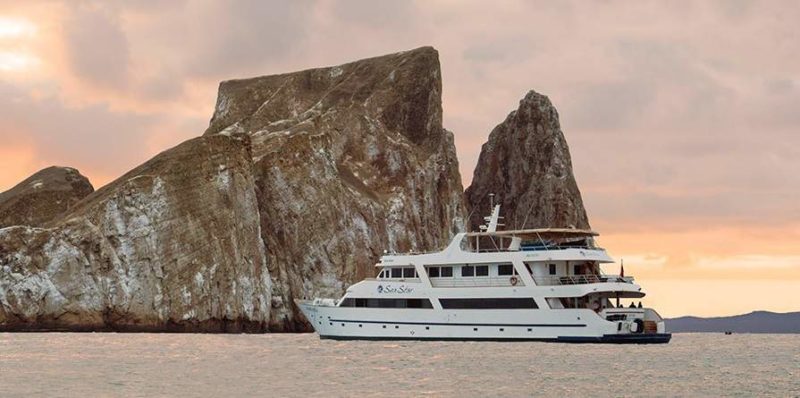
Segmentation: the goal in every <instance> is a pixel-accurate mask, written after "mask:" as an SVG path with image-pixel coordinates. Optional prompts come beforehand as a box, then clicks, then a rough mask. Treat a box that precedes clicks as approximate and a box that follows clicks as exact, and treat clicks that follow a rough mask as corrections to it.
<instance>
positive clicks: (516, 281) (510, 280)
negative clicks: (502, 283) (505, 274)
mask: <svg viewBox="0 0 800 398" xmlns="http://www.w3.org/2000/svg"><path fill="white" fill-rule="evenodd" d="M508 281H509V282H511V286H517V283H519V279H517V277H516V276H512V277H511V278H509V279H508Z"/></svg>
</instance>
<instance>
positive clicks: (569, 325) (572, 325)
mask: <svg viewBox="0 0 800 398" xmlns="http://www.w3.org/2000/svg"><path fill="white" fill-rule="evenodd" d="M328 322H340V323H341V322H344V323H381V324H387V325H422V326H497V327H501V326H502V327H505V326H508V327H515V326H517V327H529V328H533V327H537V328H538V327H552V328H585V327H586V324H583V323H564V324H558V323H538V324H524V323H503V324H501V323H442V322H399V321H351V320H347V319H328Z"/></svg>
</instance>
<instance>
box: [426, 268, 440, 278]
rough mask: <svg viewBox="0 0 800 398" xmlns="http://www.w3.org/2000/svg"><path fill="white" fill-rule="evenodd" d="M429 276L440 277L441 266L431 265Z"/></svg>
mask: <svg viewBox="0 0 800 398" xmlns="http://www.w3.org/2000/svg"><path fill="white" fill-rule="evenodd" d="M428 276H430V277H431V278H438V277H439V267H430V268H428Z"/></svg>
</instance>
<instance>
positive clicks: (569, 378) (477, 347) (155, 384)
mask: <svg viewBox="0 0 800 398" xmlns="http://www.w3.org/2000/svg"><path fill="white" fill-rule="evenodd" d="M640 395H647V396H764V395H774V396H799V395H800V335H757V334H734V335H730V336H726V335H724V334H676V335H674V336H673V339H672V342H671V343H670V344H665V345H600V344H563V343H540V342H519V343H500V342H385V341H384V342H367V341H347V342H340V341H331V340H320V339H319V338H318V337H317V335H315V334H259V335H230V334H117V333H3V334H0V396H2V397H9V396H22V397H31V396H126V397H127V396H148V397H150V396H226V397H227V396H266V397H282V396H303V397H314V396H320V397H322V396H325V397H330V396H342V397H344V396H367V397H416V396H437V397H438V396H450V397H486V396H558V397H562V396H640Z"/></svg>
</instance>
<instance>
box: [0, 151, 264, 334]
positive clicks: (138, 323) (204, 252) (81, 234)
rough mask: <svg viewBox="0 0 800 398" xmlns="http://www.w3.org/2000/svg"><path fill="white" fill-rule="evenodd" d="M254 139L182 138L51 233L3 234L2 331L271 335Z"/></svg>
mask: <svg viewBox="0 0 800 398" xmlns="http://www.w3.org/2000/svg"><path fill="white" fill-rule="evenodd" d="M248 141H249V140H248V139H247V137H246V136H239V137H228V136H212V137H202V138H196V139H193V140H190V141H187V142H185V143H183V144H181V145H179V146H177V147H175V148H172V149H170V150H168V151H165V152H163V153H161V154H159V155H158V156H156V157H155V158H153V159H151V160H150V161H148V162H147V163H145V164H143V165H142V166H139V167H137V168H136V169H134V170H132V171H131V172H129V173H128V174H126V175H124V176H123V177H121V178H119V179H118V180H116V181H114V182H113V183H111V184H109V185H108V186H106V187H103V188H102V189H100V190H98V191H97V192H95V193H94V194H92V195H90V196H89V197H87V198H86V199H84V200H83V201H82V202H80V203H79V204H78V206H76V207H75V208H74V209H73V210H72V211H70V213H69V214H68V215H67V216H65V217H64V218H62V220H61V221H60V222H59V223H58V224H57V225H56V226H53V227H51V228H45V229H43V228H32V227H25V226H15V227H9V228H4V229H0V266H1V267H2V270H0V304H1V305H0V327H2V329H6V330H20V329H41V328H48V329H67V330H153V331H164V330H168V331H171V330H174V331H195V330H197V331H224V330H232V331H240V330H253V331H256V330H266V329H267V325H268V321H269V319H270V318H269V316H270V309H271V308H270V305H271V293H270V292H271V286H270V285H271V281H270V278H269V274H268V271H267V266H266V258H265V256H264V247H263V243H262V241H261V239H260V237H259V235H260V225H259V217H258V208H257V203H258V202H257V200H256V194H255V189H254V181H253V177H252V173H251V161H250V148H249V142H248Z"/></svg>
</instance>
